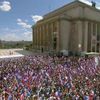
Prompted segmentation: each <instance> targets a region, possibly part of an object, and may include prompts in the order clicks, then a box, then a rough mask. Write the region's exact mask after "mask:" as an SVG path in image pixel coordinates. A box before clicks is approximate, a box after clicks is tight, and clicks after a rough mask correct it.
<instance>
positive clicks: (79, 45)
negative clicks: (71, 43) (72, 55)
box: [78, 44, 82, 52]
mask: <svg viewBox="0 0 100 100" xmlns="http://www.w3.org/2000/svg"><path fill="white" fill-rule="evenodd" d="M81 48H82V45H81V44H78V49H79V52H81Z"/></svg>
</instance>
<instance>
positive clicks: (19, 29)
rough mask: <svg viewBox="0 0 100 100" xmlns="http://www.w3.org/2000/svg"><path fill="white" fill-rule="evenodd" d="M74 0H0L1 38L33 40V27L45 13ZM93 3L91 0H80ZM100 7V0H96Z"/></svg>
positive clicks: (89, 3)
mask: <svg viewBox="0 0 100 100" xmlns="http://www.w3.org/2000/svg"><path fill="white" fill-rule="evenodd" d="M72 1H74V0H0V40H6V41H20V40H26V41H32V29H31V26H32V25H34V24H35V23H36V22H37V21H38V20H41V19H43V15H45V14H47V13H49V12H51V11H53V10H55V9H57V8H59V7H62V6H63V5H66V4H68V3H70V2H72ZM80 1H82V2H84V3H86V4H88V5H91V0H80ZM94 1H95V2H96V3H97V7H98V8H100V5H99V4H100V3H99V2H100V0H94Z"/></svg>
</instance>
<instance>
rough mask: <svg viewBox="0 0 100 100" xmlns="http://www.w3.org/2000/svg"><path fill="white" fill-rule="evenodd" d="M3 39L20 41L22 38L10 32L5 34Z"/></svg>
mask: <svg viewBox="0 0 100 100" xmlns="http://www.w3.org/2000/svg"><path fill="white" fill-rule="evenodd" d="M2 39H3V40H7V41H18V40H20V38H19V37H18V36H17V35H16V34H14V33H8V34H6V35H4V36H2Z"/></svg>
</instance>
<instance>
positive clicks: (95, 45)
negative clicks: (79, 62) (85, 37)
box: [95, 23, 97, 52]
mask: <svg viewBox="0 0 100 100" xmlns="http://www.w3.org/2000/svg"><path fill="white" fill-rule="evenodd" d="M95 37H96V44H95V52H96V51H97V23H96V36H95Z"/></svg>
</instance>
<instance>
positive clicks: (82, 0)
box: [79, 0, 92, 5]
mask: <svg viewBox="0 0 100 100" xmlns="http://www.w3.org/2000/svg"><path fill="white" fill-rule="evenodd" d="M79 1H81V2H83V3H86V4H88V5H92V3H91V2H89V0H79Z"/></svg>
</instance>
